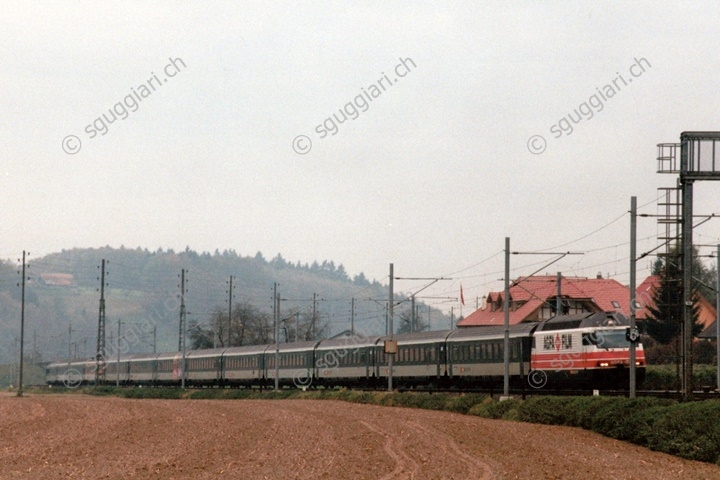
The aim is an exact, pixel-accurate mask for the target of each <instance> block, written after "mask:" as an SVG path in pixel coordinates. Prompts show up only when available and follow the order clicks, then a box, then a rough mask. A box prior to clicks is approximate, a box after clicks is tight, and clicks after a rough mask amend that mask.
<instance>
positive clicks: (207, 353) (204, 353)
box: [185, 348, 225, 358]
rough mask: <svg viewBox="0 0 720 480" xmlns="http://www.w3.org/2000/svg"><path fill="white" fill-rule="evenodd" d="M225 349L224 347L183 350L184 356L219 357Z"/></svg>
mask: <svg viewBox="0 0 720 480" xmlns="http://www.w3.org/2000/svg"><path fill="white" fill-rule="evenodd" d="M224 351H225V349H224V348H204V349H202V350H188V351H187V352H185V357H186V358H190V357H192V358H207V357H219V356H220V355H222V354H223V352H224Z"/></svg>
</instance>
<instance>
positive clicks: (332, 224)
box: [0, 1, 720, 306]
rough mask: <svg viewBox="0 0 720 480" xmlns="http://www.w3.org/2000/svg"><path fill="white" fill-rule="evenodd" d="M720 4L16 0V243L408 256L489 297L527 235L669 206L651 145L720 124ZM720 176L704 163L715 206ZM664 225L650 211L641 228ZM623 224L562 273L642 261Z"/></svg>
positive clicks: (11, 190) (8, 196) (12, 168)
mask: <svg viewBox="0 0 720 480" xmlns="http://www.w3.org/2000/svg"><path fill="white" fill-rule="evenodd" d="M718 20H720V4H718V3H717V2H692V3H689V2H688V3H687V4H686V3H684V2H675V3H671V2H655V1H653V2H645V3H636V2H633V3H632V4H630V5H626V4H621V3H620V2H618V3H609V2H572V3H570V2H504V1H503V2H452V3H449V4H447V3H421V2H407V3H401V2H387V1H384V2H359V3H358V2H330V3H327V2H322V3H319V2H318V3H316V2H302V3H295V2H279V3H277V2H276V3H271V2H257V3H248V2H147V1H143V2H125V3H123V4H121V5H118V4H103V5H100V4H97V3H95V2H83V1H80V2H17V3H15V2H13V3H10V2H4V3H2V6H1V7H0V58H1V59H2V67H1V68H0V91H1V92H2V95H0V112H1V114H0V145H2V160H1V162H0V198H1V199H2V206H3V208H2V210H0V224H2V230H0V256H2V257H3V258H15V257H16V256H17V255H18V253H19V252H20V251H22V250H23V249H26V250H29V251H31V252H32V254H33V256H35V257H37V256H40V255H43V254H47V253H51V252H55V251H59V250H60V249H62V248H72V247H99V246H104V245H108V244H109V245H110V246H114V247H119V246H120V245H124V246H125V247H132V248H134V247H137V246H141V247H143V248H145V247H147V248H149V249H151V250H155V249H157V248H158V247H162V248H164V249H165V248H174V249H176V250H178V249H184V248H185V246H186V245H189V246H190V247H191V248H193V249H195V250H198V251H203V250H206V251H210V252H213V251H214V250H215V249H216V248H217V249H220V250H221V251H222V250H223V249H226V248H233V249H235V250H236V251H237V252H238V253H240V254H243V255H254V254H255V252H257V251H258V250H260V251H262V252H263V254H265V256H266V257H268V258H270V257H272V256H274V255H276V254H277V253H278V252H280V253H282V255H283V256H284V257H285V258H286V259H288V260H291V261H297V260H302V261H303V262H306V261H307V262H312V261H313V260H315V259H317V260H320V261H321V260H323V259H328V260H333V261H335V262H336V263H343V264H344V265H345V267H346V269H347V270H348V272H349V273H350V274H351V275H354V274H357V273H359V272H360V271H363V272H365V273H366V275H368V276H369V277H370V278H376V279H378V280H381V281H383V282H386V281H387V272H388V264H389V263H390V262H394V264H395V272H396V274H397V275H398V276H404V277H409V276H422V277H434V276H439V275H448V276H451V277H452V278H454V280H451V281H445V282H441V283H439V284H438V286H436V287H433V288H431V289H428V290H426V291H425V293H428V294H429V295H436V296H457V294H458V290H459V286H460V283H462V285H463V289H464V292H465V298H466V300H467V301H468V302H470V300H469V299H474V298H475V297H476V296H481V295H484V294H486V293H487V292H488V290H490V289H498V288H500V286H501V283H500V282H498V279H500V278H501V277H502V273H500V272H502V270H503V258H502V254H501V253H500V252H501V251H502V249H503V246H504V237H506V236H509V237H511V242H512V245H511V247H512V249H513V250H523V251H529V250H538V249H548V248H553V247H556V246H559V245H564V244H567V243H568V242H571V241H574V240H576V239H579V238H581V237H585V236H586V235H587V234H589V233H591V232H594V231H595V230H598V229H600V227H603V226H605V225H607V224H609V223H611V222H612V221H613V220H615V219H618V217H621V216H622V215H623V214H624V213H625V212H626V211H627V210H628V208H629V204H630V197H631V196H632V195H636V196H637V197H638V203H639V204H640V205H643V204H648V205H647V206H646V207H644V208H643V210H642V211H644V212H646V213H656V209H657V206H656V204H655V203H653V202H654V201H655V200H656V198H657V188H658V187H661V186H668V187H671V186H674V185H675V182H676V178H675V177H674V176H672V175H659V174H656V173H655V171H656V161H655V157H656V144H657V143H660V142H677V141H679V136H680V133H681V132H682V131H686V130H720V125H719V124H718V121H717V118H718V112H719V111H720V109H719V108H718V104H719V102H720V95H718V85H719V84H720V75H719V74H718V72H719V71H720V69H719V68H718V67H719V66H720V54H718V52H717V35H718V24H719V23H718ZM401 65H402V66H401ZM403 74H404V76H403ZM608 86H609V87H610V89H611V90H613V92H610V91H609V90H607V88H608ZM583 104H584V106H583ZM113 110H114V111H115V114H113V113H112V111H113ZM133 110H134V111H133ZM340 110H344V112H345V114H344V115H342V114H341V113H340ZM576 110H577V112H576ZM333 114H334V115H335V117H336V118H337V119H338V120H339V121H343V123H338V121H335V119H333V117H332V116H333ZM103 115H105V119H103ZM568 115H571V116H573V117H574V118H575V120H577V122H576V123H575V122H574V121H572V120H570V119H569V117H568ZM122 117H125V118H124V119H123V118H122ZM353 117H355V118H353ZM346 118H347V119H346ZM106 119H107V121H106ZM563 119H565V120H564V121H563ZM578 119H579V120H578ZM111 121H112V123H109V122H111ZM570 128H572V132H571V131H570ZM333 132H334V134H333ZM103 133H104V134H103ZM70 135H73V136H75V137H69V136H70ZM300 135H304V136H306V137H307V138H298V137H299V136H300ZM535 135H540V136H542V137H543V138H544V142H543V140H541V139H539V138H537V137H536V138H531V137H533V136H535ZM296 139H297V140H296ZM309 142H312V146H311V148H310V150H309V151H307V152H304V154H302V155H301V154H298V153H296V151H295V150H296V149H297V150H300V151H303V149H307V148H308V147H309V146H310V143H309ZM78 147H80V149H79V151H77V152H76V153H74V154H72V155H71V154H68V153H65V151H64V149H65V150H68V151H75V150H77V148H78ZM543 148H544V149H545V150H544V151H543V153H541V154H536V153H537V152H538V151H539V150H542V149H543ZM530 150H535V151H534V152H531V151H530ZM718 200H720V189H718V185H717V184H714V183H707V184H700V185H698V186H697V188H696V204H695V205H696V208H695V210H696V213H710V212H713V211H720V208H719V205H720V204H719V202H718ZM719 226H720V223H719V222H718V221H711V222H709V223H708V224H706V225H705V226H703V227H702V228H701V229H698V231H697V233H698V234H699V235H698V236H696V240H697V241H699V242H702V243H717V242H718V238H719V237H720V232H719V231H718V230H719ZM657 232H658V229H657V227H656V225H655V221H654V219H652V218H645V219H641V220H640V223H639V234H638V236H639V238H641V239H642V240H641V242H640V246H639V251H640V252H642V251H644V250H647V249H650V248H652V247H654V246H655V245H656V244H657V239H656V238H655V237H656V235H657ZM628 237H629V217H628V216H627V215H625V216H624V217H622V218H620V219H619V220H617V221H616V222H614V223H611V224H610V225H609V226H607V227H606V228H603V229H601V230H600V231H599V232H597V233H595V234H593V235H590V236H587V237H586V238H583V239H582V240H579V241H577V242H574V243H571V244H569V245H566V246H563V247H561V248H560V250H573V251H583V252H588V253H587V254H586V255H583V256H576V257H568V258H566V259H563V260H561V261H560V262H558V263H556V264H554V265H552V266H551V267H549V268H548V271H549V272H550V273H554V272H556V271H558V270H560V271H563V272H564V273H565V274H567V275H581V276H594V275H596V274H597V273H598V272H602V273H603V275H607V274H609V275H610V276H611V277H612V278H617V279H618V280H619V281H622V282H626V281H627V271H628V261H627V257H628V246H627V245H626V243H627V241H628ZM615 245H619V246H615ZM591 250H592V251H591ZM488 258H490V259H489V260H487V261H484V260H486V259H488ZM544 260H545V259H544V258H538V257H513V259H512V262H513V263H512V265H513V272H512V276H513V277H515V276H518V275H527V274H530V273H532V272H533V271H534V270H535V269H537V268H539V267H540V266H541V265H540V264H538V265H536V266H531V264H536V263H537V262H541V261H544ZM641 263H642V264H641V265H640V267H641V268H642V270H641V271H640V272H639V273H638V277H639V278H640V279H642V278H644V275H645V274H647V273H648V272H647V266H648V263H649V262H641ZM458 271H461V272H460V273H455V272H458ZM396 285H397V287H396V288H398V289H400V290H406V291H412V290H414V289H417V288H420V287H421V286H422V284H421V282H410V281H399V282H398V283H397V284H396ZM438 301H439V300H438ZM473 303H474V300H473ZM448 305H449V304H446V305H445V306H448Z"/></svg>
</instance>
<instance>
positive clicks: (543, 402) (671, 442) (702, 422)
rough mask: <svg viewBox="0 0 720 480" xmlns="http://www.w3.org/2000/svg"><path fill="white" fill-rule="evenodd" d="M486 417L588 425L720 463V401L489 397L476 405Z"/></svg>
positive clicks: (615, 435)
mask: <svg viewBox="0 0 720 480" xmlns="http://www.w3.org/2000/svg"><path fill="white" fill-rule="evenodd" d="M470 413H471V414H473V415H479V416H482V417H486V418H504V419H517V420H520V421H524V422H532V423H542V424H545V425H566V426H571V427H582V428H585V429H588V430H592V431H594V432H597V433H599V434H602V435H605V436H607V437H610V438H615V439H618V440H624V441H628V442H632V443H636V444H638V445H642V446H645V447H648V448H650V449H652V450H657V451H661V452H665V453H669V454H672V455H677V456H679V457H682V458H687V459H690V460H699V461H703V462H711V463H716V464H719V465H720V401H717V400H706V401H703V402H690V403H677V402H675V401H673V400H668V399H658V398H651V397H644V398H635V399H627V398H618V397H550V396H548V397H534V398H531V399H529V400H525V401H519V400H509V401H505V402H496V401H485V402H483V403H480V404H478V405H475V406H474V407H472V408H471V409H470Z"/></svg>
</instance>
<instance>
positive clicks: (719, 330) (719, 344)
mask: <svg viewBox="0 0 720 480" xmlns="http://www.w3.org/2000/svg"><path fill="white" fill-rule="evenodd" d="M716 256H717V269H716V271H717V272H718V275H717V284H716V285H715V311H716V312H717V316H716V317H715V346H716V348H717V351H716V352H715V353H716V355H717V356H716V358H717V372H716V377H717V379H716V380H717V389H718V392H720V244H718V246H717V254H716Z"/></svg>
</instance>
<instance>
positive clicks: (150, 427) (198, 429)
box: [0, 395, 720, 480]
mask: <svg viewBox="0 0 720 480" xmlns="http://www.w3.org/2000/svg"><path fill="white" fill-rule="evenodd" d="M0 478H2V479H3V480H4V479H16V478H18V479H53V480H54V479H59V478H83V479H99V478H109V479H125V478H132V479H163V480H166V479H217V478H232V479H236V478H237V479H289V478H297V479H300V478H302V479H306V478H307V479H317V478H327V479H388V480H389V479H425V478H437V479H451V478H455V479H491V478H506V479H510V478H522V479H526V478H546V479H549V478H552V479H564V478H567V479H579V478H582V479H608V478H613V479H621V478H637V479H641V478H642V479H645V478H647V479H671V478H672V479H674V478H677V479H688V478H692V479H701V478H707V479H718V478H720V467H718V466H715V465H708V464H703V463H698V462H691V461H687V460H682V459H680V458H676V457H673V456H670V455H665V454H662V453H657V452H652V451H650V450H647V449H644V448H641V447H637V446H634V445H631V444H627V443H623V442H618V441H615V440H610V439H607V438H605V437H602V436H600V435H597V434H594V433H591V432H587V431H583V430H579V429H573V428H566V427H548V426H541V425H530V424H524V423H515V422H504V421H499V420H486V419H482V418H477V417H472V416H465V415H459V414H452V413H444V412H433V411H425V410H413V409H403V408H388V407H378V406H371V405H359V404H352V403H343V402H336V401H314V400H207V401H205V400H129V399H121V398H114V397H88V396H81V395H66V396H64V395H28V396H25V397H22V398H17V397H14V396H10V395H2V396H0Z"/></svg>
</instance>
